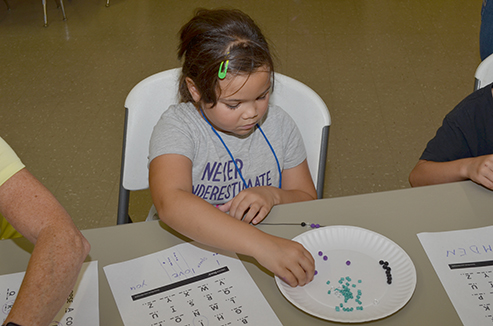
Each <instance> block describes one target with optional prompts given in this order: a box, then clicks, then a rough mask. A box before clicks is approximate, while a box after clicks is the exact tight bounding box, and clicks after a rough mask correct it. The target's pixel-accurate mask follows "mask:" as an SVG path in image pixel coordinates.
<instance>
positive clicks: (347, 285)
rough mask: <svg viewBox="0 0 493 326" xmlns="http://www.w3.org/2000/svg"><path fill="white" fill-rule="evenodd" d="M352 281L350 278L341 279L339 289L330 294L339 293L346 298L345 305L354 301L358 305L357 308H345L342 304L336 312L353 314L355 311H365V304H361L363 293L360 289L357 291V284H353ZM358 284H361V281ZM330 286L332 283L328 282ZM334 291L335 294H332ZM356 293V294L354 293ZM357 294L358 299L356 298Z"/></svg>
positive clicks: (330, 291)
mask: <svg viewBox="0 0 493 326" xmlns="http://www.w3.org/2000/svg"><path fill="white" fill-rule="evenodd" d="M351 282H352V280H351V278H350V277H349V276H346V277H341V278H340V279H339V281H338V283H339V285H338V287H337V288H335V289H333V290H329V291H328V294H333V292H334V293H335V292H337V294H338V295H340V296H342V297H343V298H344V303H345V304H347V303H348V301H349V300H352V299H354V301H355V302H356V303H357V304H358V306H356V307H346V306H344V304H343V303H340V304H339V305H338V306H336V307H335V310H336V311H338V312H339V311H343V312H352V311H355V310H359V311H361V310H363V303H362V302H361V295H362V292H361V290H360V289H356V284H355V283H351ZM357 283H361V280H358V282H357ZM329 284H330V281H327V285H329ZM332 291H333V292H332ZM353 291H356V292H353ZM355 294H356V297H355Z"/></svg>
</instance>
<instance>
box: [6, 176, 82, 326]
mask: <svg viewBox="0 0 493 326" xmlns="http://www.w3.org/2000/svg"><path fill="white" fill-rule="evenodd" d="M0 212H1V213H2V215H3V216H4V217H5V218H6V219H7V221H9V222H10V223H11V224H12V226H13V227H14V228H15V229H16V230H17V231H19V232H20V233H21V234H22V235H23V236H24V237H26V238H27V239H28V240H29V241H31V242H32V243H34V250H33V253H32V255H31V258H30V260H29V264H28V266H27V270H26V275H25V277H24V280H23V282H22V284H21V288H20V289H19V293H18V295H17V298H16V300H15V303H14V305H13V307H12V309H11V311H10V313H9V315H8V316H7V319H6V320H5V323H7V322H9V321H12V322H14V323H17V324H19V325H29V326H44V325H49V323H51V322H52V320H53V318H54V317H55V315H56V314H57V313H58V311H59V310H60V308H61V307H62V305H63V304H64V302H65V300H66V299H67V297H68V295H69V294H70V291H72V288H73V286H74V285H75V281H76V280H77V276H78V274H79V271H80V268H81V266H82V263H83V261H84V259H85V257H86V256H87V254H88V253H89V250H90V245H89V243H88V242H87V240H86V239H85V238H84V237H83V236H82V234H81V233H80V231H79V230H78V229H77V228H76V226H75V225H74V223H73V222H72V219H71V218H70V216H69V215H68V213H67V212H66V211H65V209H64V208H63V207H62V206H61V205H60V203H59V202H58V201H57V200H56V199H55V197H54V196H53V195H52V194H51V193H50V191H49V190H48V189H46V188H45V187H44V186H43V185H42V184H41V183H40V182H39V181H38V180H37V179H36V178H35V177H34V176H33V175H32V174H31V173H29V172H28V171H27V170H26V169H22V170H20V171H19V172H17V173H16V174H14V175H13V176H12V177H11V178H10V179H8V180H7V181H6V182H5V183H4V184H3V185H2V186H0Z"/></svg>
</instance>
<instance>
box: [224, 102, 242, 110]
mask: <svg viewBox="0 0 493 326" xmlns="http://www.w3.org/2000/svg"><path fill="white" fill-rule="evenodd" d="M240 104H241V103H236V104H235V105H231V104H226V106H227V107H228V108H230V109H232V110H233V109H237V108H238V107H239V106H240Z"/></svg>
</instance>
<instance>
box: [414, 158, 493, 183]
mask: <svg viewBox="0 0 493 326" xmlns="http://www.w3.org/2000/svg"><path fill="white" fill-rule="evenodd" d="M468 179H470V180H472V181H474V182H476V183H478V184H481V185H483V186H485V187H487V188H489V189H492V190H493V155H484V156H478V157H470V158H463V159H459V160H454V161H449V162H433V161H427V160H419V161H418V163H417V164H416V166H415V167H414V169H413V170H412V171H411V173H410V175H409V183H410V184H411V186H413V187H418V186H425V185H433V184H440V183H447V182H455V181H462V180H468Z"/></svg>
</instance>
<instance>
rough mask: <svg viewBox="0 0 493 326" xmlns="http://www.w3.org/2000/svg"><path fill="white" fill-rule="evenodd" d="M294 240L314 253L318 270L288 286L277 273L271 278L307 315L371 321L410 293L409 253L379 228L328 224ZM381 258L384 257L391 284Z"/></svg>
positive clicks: (412, 273)
mask: <svg viewBox="0 0 493 326" xmlns="http://www.w3.org/2000/svg"><path fill="white" fill-rule="evenodd" d="M293 240H294V241H297V242H299V243H301V244H302V245H303V246H304V247H305V248H306V249H307V250H308V251H309V252H310V253H311V254H312V255H313V258H314V259H315V269H316V271H317V273H316V275H315V278H314V279H313V281H312V282H311V283H309V284H307V285H306V286H304V287H296V288H292V287H290V286H289V285H288V284H286V283H285V282H284V281H282V280H280V279H279V278H278V277H276V283H277V286H278V287H279V290H280V291H281V292H282V294H283V295H284V296H285V297H286V299H288V300H289V301H290V302H291V303H292V304H293V305H295V306H296V307H298V308H299V309H301V310H303V311H305V312H307V313H309V314H311V315H314V316H317V317H319V318H322V319H326V320H331V321H337V322H346V323H357V322H365V321H371V320H375V319H380V318H383V317H386V316H389V315H391V314H393V313H395V312H396V311H398V310H399V309H401V308H402V307H403V306H404V305H405V304H406V303H407V302H408V301H409V299H411V296H412V295H413V292H414V289H415V287H416V269H415V267H414V264H413V262H412V261H411V258H409V256H408V255H407V253H406V252H405V251H404V250H403V249H402V248H401V247H399V246H398V245H397V244H396V243H395V242H393V241H392V240H390V239H388V238H386V237H384V236H382V235H380V234H378V233H375V232H373V231H370V230H366V229H362V228H359V227H353V226H327V227H322V228H319V229H313V230H310V231H307V232H305V233H303V234H300V235H299V236H297V237H295V238H294V239H293ZM324 258H325V259H324ZM380 260H383V261H387V262H388V263H389V265H388V266H389V267H390V268H391V275H392V283H391V284H390V285H389V284H387V275H386V271H385V269H384V268H382V265H381V264H380ZM341 279H343V280H341ZM351 295H352V298H351V297H350V296H351ZM346 300H347V301H346ZM341 304H342V305H341ZM351 308H352V310H351Z"/></svg>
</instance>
